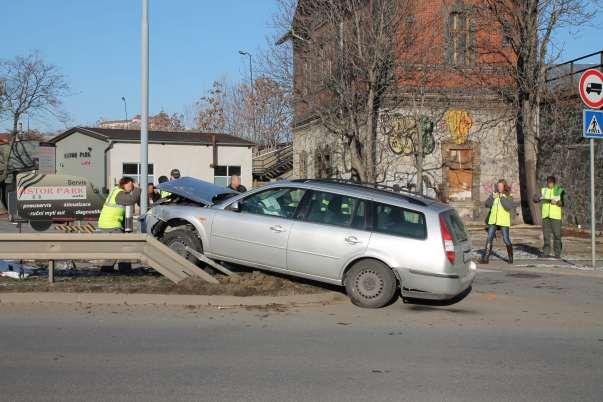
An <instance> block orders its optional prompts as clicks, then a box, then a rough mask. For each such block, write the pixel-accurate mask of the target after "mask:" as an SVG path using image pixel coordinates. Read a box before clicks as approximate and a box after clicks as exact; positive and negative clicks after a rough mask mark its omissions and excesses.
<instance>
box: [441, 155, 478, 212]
mask: <svg viewBox="0 0 603 402" xmlns="http://www.w3.org/2000/svg"><path fill="white" fill-rule="evenodd" d="M447 165H448V188H449V191H448V198H449V199H450V200H451V201H470V200H471V198H472V187H473V150H471V149H451V150H450V153H449V157H448V160H447Z"/></svg>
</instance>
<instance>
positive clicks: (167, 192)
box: [159, 190, 172, 198]
mask: <svg viewBox="0 0 603 402" xmlns="http://www.w3.org/2000/svg"><path fill="white" fill-rule="evenodd" d="M159 195H160V196H161V198H167V197H169V196H170V195H172V193H170V192H169V191H165V190H161V191H160V192H159Z"/></svg>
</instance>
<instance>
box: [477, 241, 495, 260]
mask: <svg viewBox="0 0 603 402" xmlns="http://www.w3.org/2000/svg"><path fill="white" fill-rule="evenodd" d="M490 254H492V242H488V241H486V247H485V248H484V255H483V256H482V258H481V259H480V260H479V263H480V264H488V263H489V262H490Z"/></svg>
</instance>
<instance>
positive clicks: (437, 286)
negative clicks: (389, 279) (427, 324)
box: [399, 261, 477, 300]
mask: <svg viewBox="0 0 603 402" xmlns="http://www.w3.org/2000/svg"><path fill="white" fill-rule="evenodd" d="M467 268H468V269H467V271H466V273H465V275H464V276H459V275H456V274H438V273H431V272H426V271H420V270H414V269H409V270H404V272H399V273H400V276H401V279H402V286H403V288H402V290H401V293H402V296H403V297H408V298H414V299H426V300H449V299H454V298H455V297H457V296H459V295H460V294H462V293H464V292H466V291H467V289H469V288H470V287H471V285H472V283H473V281H474V279H475V275H476V273H477V266H476V264H475V263H474V262H472V261H471V262H469V263H468V264H467Z"/></svg>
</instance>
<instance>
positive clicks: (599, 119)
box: [582, 110, 603, 138]
mask: <svg viewBox="0 0 603 402" xmlns="http://www.w3.org/2000/svg"><path fill="white" fill-rule="evenodd" d="M583 116H584V119H583V122H582V135H583V136H584V138H603V126H602V125H603V110H584V114H583Z"/></svg>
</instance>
